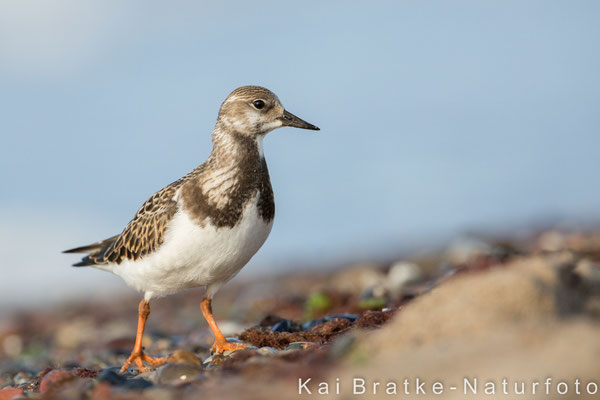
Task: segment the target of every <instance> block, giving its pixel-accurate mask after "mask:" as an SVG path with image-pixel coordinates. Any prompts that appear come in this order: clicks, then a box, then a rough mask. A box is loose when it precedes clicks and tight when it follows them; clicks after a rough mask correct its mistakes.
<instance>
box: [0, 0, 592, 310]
mask: <svg viewBox="0 0 600 400" xmlns="http://www.w3.org/2000/svg"><path fill="white" fill-rule="evenodd" d="M599 11H600V3H598V2H593V1H578V2H570V3H567V2H559V1H527V2H521V1H502V2H479V1H454V2H408V1H389V2H386V1H376V2H369V3H368V4H367V3H365V4H364V5H350V4H349V3H348V2H342V1H329V2H318V1H314V2H313V1H306V2H303V3H302V6H299V5H297V4H296V5H294V4H291V3H281V2H275V1H273V2H271V1H263V2H260V3H256V2H241V1H239V2H230V1H222V2H197V1H180V2H177V3H176V4H173V3H169V4H167V3H165V2H158V1H147V0H145V1H141V0H139V1H128V2H122V1H116V0H111V1H94V2H80V1H76V0H56V1H53V2H41V1H33V0H18V1H17V0H15V1H3V2H2V3H0V114H1V117H0V132H1V135H2V141H1V145H0V171H1V172H0V174H2V185H1V186H0V221H1V222H0V243H1V244H0V259H1V260H2V261H1V264H0V265H1V266H0V268H1V269H2V278H0V304H2V305H1V306H0V309H2V310H6V309H9V308H14V307H16V306H27V305H31V304H33V302H36V303H37V304H40V302H50V301H56V300H59V299H62V300H64V299H66V298H73V297H76V296H81V295H83V294H86V295H89V294H92V295H96V296H102V295H106V293H109V292H111V291H119V290H125V284H124V283H122V282H121V280H120V279H119V278H117V277H114V276H111V275H110V274H108V273H105V272H101V271H96V270H92V269H71V268H70V267H69V265H70V264H72V263H73V262H75V261H76V260H77V259H76V257H73V256H72V255H63V254H61V253H60V252H61V251H62V250H64V249H67V248H71V247H74V246H78V245H83V244H87V243H89V242H94V241H96V240H100V239H104V238H106V237H109V236H112V235H114V234H116V233H119V232H120V230H121V229H122V228H123V227H124V226H125V225H126V223H127V222H128V221H129V219H130V218H131V217H132V215H133V214H134V213H135V211H136V210H137V208H138V207H139V206H140V205H141V204H142V202H143V201H144V200H145V199H146V198H147V197H148V196H149V195H151V194H152V193H154V192H155V191H156V190H158V189H160V188H161V187H163V186H165V185H167V184H169V183H170V182H172V181H174V180H176V179H177V178H179V177H180V176H182V175H184V174H185V173H187V172H188V171H189V170H191V169H193V168H194V167H195V166H197V165H198V164H200V163H202V162H203V161H204V160H205V158H206V157H207V156H208V154H209V152H210V150H211V141H210V133H211V130H212V128H213V126H214V122H215V118H216V116H217V112H218V108H219V105H220V103H221V102H222V101H223V99H224V98H225V97H226V96H227V94H228V93H229V92H230V91H231V90H233V89H235V88H236V87H238V86H241V85H247V84H256V85H262V86H266V87H268V88H269V89H271V90H273V91H274V92H275V93H277V94H278V95H279V97H280V99H281V100H282V102H283V104H284V105H285V106H286V108H287V109H288V110H290V111H291V112H293V113H294V114H296V115H298V116H300V117H301V118H303V119H306V120H307V121H309V122H311V123H314V124H316V125H318V126H319V127H320V128H321V131H320V132H318V133H314V132H306V131H300V130H292V129H281V130H277V131H275V132H273V133H272V134H270V135H269V136H268V137H267V139H266V140H265V153H266V157H267V160H268V163H269V167H270V172H271V177H272V181H273V187H274V191H275V198H276V205H277V206H276V208H277V211H276V219H275V224H274V227H273V231H272V234H271V236H270V238H269V239H268V241H267V243H266V244H265V245H264V247H263V248H262V249H261V250H260V252H259V253H258V254H257V255H256V257H255V258H254V259H253V260H252V261H251V263H250V264H249V265H248V266H247V267H246V268H245V269H244V271H243V272H242V274H241V275H242V276H243V275H247V274H252V273H257V272H262V273H268V272H270V271H278V270H282V269H285V268H289V267H290V266H295V265H299V264H302V265H313V266H318V267H320V266H323V265H329V264H335V263H340V262H343V261H344V260H349V259H354V260H356V259H361V258H364V259H367V258H371V259H372V258H377V257H383V255H384V254H393V253H396V252H400V251H403V249H408V248H411V249H415V248H416V247H418V246H428V245H435V244H436V243H439V242H440V241H443V240H445V239H447V238H449V237H452V236H453V235H456V234H459V233H461V232H465V231H469V230H479V231H500V230H503V229H520V228H523V227H528V226H532V225H534V224H539V223H551V224H575V225H577V224H592V223H594V222H596V221H598V220H599V218H598V216H599V215H600V185H598V184H597V180H598V178H597V173H598V167H599V166H600V135H599V134H598V126H600V113H599V112H598V105H599V104H600V75H599V74H598V71H599V70H600V52H599V51H598V50H599V48H600V25H599V24H598V15H599V14H598V12H599Z"/></svg>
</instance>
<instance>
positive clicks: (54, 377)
mask: <svg viewBox="0 0 600 400" xmlns="http://www.w3.org/2000/svg"><path fill="white" fill-rule="evenodd" d="M71 378H73V375H72V374H71V373H69V372H67V371H60V370H57V369H54V370H52V371H50V372H48V373H47V374H46V375H44V378H43V379H42V383H41V384H40V392H42V393H44V392H46V391H47V390H48V389H50V388H51V387H54V386H59V385H60V384H62V383H64V382H65V381H67V380H69V379H71Z"/></svg>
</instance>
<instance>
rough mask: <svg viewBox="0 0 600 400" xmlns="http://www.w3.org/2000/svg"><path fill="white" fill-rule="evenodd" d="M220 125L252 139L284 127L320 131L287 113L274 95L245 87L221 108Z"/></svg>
mask: <svg viewBox="0 0 600 400" xmlns="http://www.w3.org/2000/svg"><path fill="white" fill-rule="evenodd" d="M217 125H218V126H220V128H221V129H223V130H226V131H230V132H235V133H237V134H242V135H244V136H249V137H259V136H264V135H266V134H267V133H269V132H271V131H272V130H273V129H277V128H280V127H282V126H292V127H295V128H302V129H311V130H315V131H318V130H319V128H318V127H316V126H314V125H312V124H309V123H308V122H306V121H303V120H302V119H300V118H298V117H296V116H295V115H294V114H292V113H290V112H288V111H286V110H285V108H283V106H282V105H281V102H280V101H279V98H278V97H277V96H276V95H275V93H273V92H271V91H270V90H268V89H265V88H263V87H260V86H242V87H240V88H237V89H235V90H234V91H233V92H231V94H229V96H227V98H226V99H225V101H224V102H223V104H222V105H221V109H220V110H219V117H218V119H217Z"/></svg>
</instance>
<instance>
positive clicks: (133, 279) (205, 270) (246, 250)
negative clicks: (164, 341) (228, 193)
mask: <svg viewBox="0 0 600 400" xmlns="http://www.w3.org/2000/svg"><path fill="white" fill-rule="evenodd" d="M257 202H258V194H257V195H256V196H255V197H254V198H253V200H252V201H249V202H248V204H247V205H246V207H245V208H244V210H243V213H242V216H241V218H240V220H239V221H238V222H237V224H236V225H235V226H234V227H233V228H229V227H220V228H217V227H215V226H214V225H212V224H211V223H210V222H209V221H210V220H209V219H207V220H206V221H205V224H204V226H200V225H198V223H196V222H194V220H193V219H191V218H190V217H189V216H188V214H186V213H185V212H183V210H182V209H181V207H180V208H179V211H178V212H177V213H176V214H175V216H174V217H173V219H172V220H171V222H170V223H169V226H168V229H167V232H166V235H165V240H164V242H163V244H162V245H161V246H160V247H159V249H158V250H157V251H155V252H154V253H152V254H150V255H147V256H145V257H143V258H142V259H141V260H139V261H134V262H131V261H125V262H123V263H121V264H119V265H114V266H112V267H111V268H110V270H111V271H112V272H114V273H115V274H117V275H119V276H121V277H122V278H123V279H124V280H125V282H127V284H128V285H130V286H132V287H134V288H136V289H137V290H140V291H143V292H145V293H146V295H145V297H146V299H147V300H149V299H150V298H152V297H159V296H164V295H167V294H170V293H174V292H177V291H179V290H182V289H185V288H190V287H197V286H208V290H209V292H212V293H209V294H210V295H212V294H214V292H216V291H217V290H218V288H219V287H220V286H221V285H222V284H223V283H225V282H227V281H228V280H229V279H231V278H232V277H233V276H234V275H235V274H237V273H238V272H239V270H240V269H241V268H242V267H243V266H244V265H246V263H247V262H248V261H250V258H252V256H253V255H254V254H255V253H256V252H257V251H258V249H259V248H260V247H261V246H262V245H263V243H264V242H265V240H266V239H267V236H269V233H270V232H271V227H272V225H273V223H272V221H269V222H265V221H264V220H263V219H262V218H261V217H260V216H259V214H258V209H257Z"/></svg>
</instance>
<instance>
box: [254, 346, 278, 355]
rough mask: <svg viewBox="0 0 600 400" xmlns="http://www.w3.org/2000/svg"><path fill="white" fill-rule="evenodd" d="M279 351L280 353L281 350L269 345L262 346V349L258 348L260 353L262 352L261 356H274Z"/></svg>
mask: <svg viewBox="0 0 600 400" xmlns="http://www.w3.org/2000/svg"><path fill="white" fill-rule="evenodd" d="M277 353H279V350H277V349H274V348H273V347H269V346H265V347H261V348H260V349H258V354H260V355H261V356H272V355H274V354H277Z"/></svg>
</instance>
